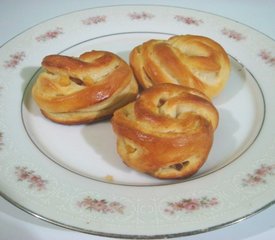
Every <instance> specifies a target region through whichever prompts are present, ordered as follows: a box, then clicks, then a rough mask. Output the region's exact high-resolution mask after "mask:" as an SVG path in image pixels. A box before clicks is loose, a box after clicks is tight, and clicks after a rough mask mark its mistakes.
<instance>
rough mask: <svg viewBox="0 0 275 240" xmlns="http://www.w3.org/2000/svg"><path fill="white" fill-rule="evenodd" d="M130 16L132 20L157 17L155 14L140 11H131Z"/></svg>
mask: <svg viewBox="0 0 275 240" xmlns="http://www.w3.org/2000/svg"><path fill="white" fill-rule="evenodd" d="M128 16H129V17H130V19H131V20H148V19H152V18H153V17H155V16H154V15H153V14H151V13H148V12H140V13H138V12H132V13H129V14H128Z"/></svg>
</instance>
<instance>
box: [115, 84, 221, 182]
mask: <svg viewBox="0 0 275 240" xmlns="http://www.w3.org/2000/svg"><path fill="white" fill-rule="evenodd" d="M218 118H219V117H218V112H217V110H216V108H215V107H214V105H213V104H212V103H211V101H210V100H209V98H208V97H207V96H206V95H205V94H203V93H201V92H200V91H198V90H196V89H192V88H188V87H183V86H180V85H176V84H170V83H166V84H158V85H155V86H153V87H151V88H148V89H146V90H145V91H144V92H142V93H141V95H140V96H139V97H138V98H137V100H136V101H135V102H132V103H129V104H128V105H126V106H124V107H123V108H121V109H119V110H116V111H115V113H114V115H113V118H112V126H113V130H114V132H115V134H116V135H117V151H118V153H119V155H120V156H121V158H122V160H123V161H124V162H125V163H126V165H128V166H129V167H131V168H133V169H136V170H138V171H140V172H144V173H148V174H150V175H152V176H154V177H157V178H163V179H167V178H183V177H188V176H191V175H193V174H194V173H196V172H197V171H198V170H199V168H200V167H201V166H202V165H203V163H204V162H205V161H206V159H207V156H208V153H209V151H210V149H211V146H212V142H213V135H214V131H215V129H216V127H217V125H218Z"/></svg>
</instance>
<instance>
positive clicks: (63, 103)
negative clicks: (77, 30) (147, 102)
mask: <svg viewBox="0 0 275 240" xmlns="http://www.w3.org/2000/svg"><path fill="white" fill-rule="evenodd" d="M42 66H43V67H44V69H45V71H43V72H42V73H41V74H40V75H39V76H38V79H37V81H36V83H35V84H34V86H33V89H32V95H33V98H34V100H35V101H36V103H37V104H38V106H39V107H40V109H41V111H42V113H43V114H44V115H45V116H46V117H47V118H49V119H50V120H52V121H54V122H58V123H62V124H80V123H88V122H93V121H96V120H99V119H102V118H104V117H106V116H110V115H111V114H112V113H113V112H114V111H115V110H116V109H118V108H120V107H122V106H123V105H126V104H127V103H128V102H130V101H132V100H134V99H135V98H136V96H137V93H138V86H137V83H136V80H135V78H134V75H133V73H132V70H131V68H130V66H129V65H127V64H126V62H124V61H123V60H122V59H121V58H119V57H118V56H117V55H115V54H113V53H110V52H106V51H91V52H86V53H83V54H82V55H81V56H80V57H79V58H73V57H68V56H61V55H49V56H46V57H45V58H44V59H43V62H42Z"/></svg>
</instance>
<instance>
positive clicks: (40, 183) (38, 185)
mask: <svg viewBox="0 0 275 240" xmlns="http://www.w3.org/2000/svg"><path fill="white" fill-rule="evenodd" d="M15 175H16V176H17V181H20V182H23V181H25V182H28V183H29V185H28V186H29V188H33V189H36V190H38V191H41V190H45V189H46V184H47V183H48V181H47V180H44V179H42V177H41V176H40V175H38V174H36V173H35V171H33V170H29V169H28V168H27V167H22V166H17V167H15Z"/></svg>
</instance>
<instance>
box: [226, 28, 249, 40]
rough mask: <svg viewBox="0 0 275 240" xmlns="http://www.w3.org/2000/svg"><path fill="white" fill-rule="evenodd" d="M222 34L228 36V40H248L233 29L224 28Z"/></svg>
mask: <svg viewBox="0 0 275 240" xmlns="http://www.w3.org/2000/svg"><path fill="white" fill-rule="evenodd" d="M221 32H222V34H223V35H225V36H227V37H228V38H231V39H234V40H236V41H241V40H244V39H246V37H245V36H244V35H243V34H241V33H240V32H237V31H236V30H233V29H228V28H223V29H222V30H221Z"/></svg>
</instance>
